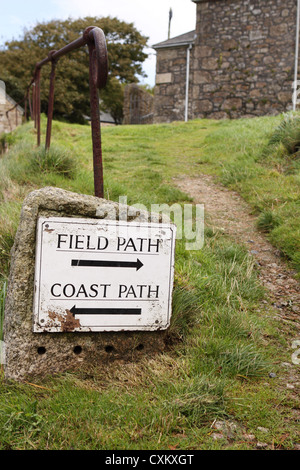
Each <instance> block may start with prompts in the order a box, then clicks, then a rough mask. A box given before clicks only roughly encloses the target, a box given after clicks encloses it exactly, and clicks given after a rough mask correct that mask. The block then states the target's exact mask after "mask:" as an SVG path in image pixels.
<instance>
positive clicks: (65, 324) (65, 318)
mask: <svg viewBox="0 0 300 470" xmlns="http://www.w3.org/2000/svg"><path fill="white" fill-rule="evenodd" d="M66 313H67V315H59V314H58V313H55V312H48V314H49V318H50V319H51V320H53V321H54V322H55V321H59V322H60V324H61V331H63V332H68V331H74V330H75V329H76V328H80V320H78V319H75V318H74V316H73V314H72V312H70V310H66Z"/></svg>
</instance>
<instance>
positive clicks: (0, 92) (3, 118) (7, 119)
mask: <svg viewBox="0 0 300 470" xmlns="http://www.w3.org/2000/svg"><path fill="white" fill-rule="evenodd" d="M15 105H16V102H15V101H14V100H13V99H12V98H11V97H10V96H9V95H8V94H7V93H6V91H5V83H4V82H3V81H0V135H1V134H2V133H3V132H11V131H13V130H14V129H15V128H16V127H17V126H19V125H20V124H22V117H23V114H24V110H23V108H21V106H16V107H15V109H13V110H12V111H10V112H9V113H8V116H7V114H6V113H7V111H9V110H10V109H11V108H13V107H14V106H15Z"/></svg>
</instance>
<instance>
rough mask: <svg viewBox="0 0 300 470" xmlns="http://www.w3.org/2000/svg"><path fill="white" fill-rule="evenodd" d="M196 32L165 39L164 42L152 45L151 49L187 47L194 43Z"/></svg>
mask: <svg viewBox="0 0 300 470" xmlns="http://www.w3.org/2000/svg"><path fill="white" fill-rule="evenodd" d="M195 36H196V31H195V30H194V31H190V32H189V33H184V34H181V35H180V36H176V37H175V38H171V39H167V40H166V41H162V42H158V43H157V44H154V45H153V46H152V47H153V49H162V48H165V47H179V46H187V45H189V44H193V43H194V41H195Z"/></svg>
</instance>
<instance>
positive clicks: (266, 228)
mask: <svg viewBox="0 0 300 470" xmlns="http://www.w3.org/2000/svg"><path fill="white" fill-rule="evenodd" d="M280 223H281V220H280V217H279V216H278V215H277V214H275V213H274V211H272V210H265V211H263V212H262V213H261V214H260V215H259V217H258V219H257V222H256V225H257V228H258V229H259V230H261V231H262V232H271V231H272V230H274V228H276V227H278V226H279V225H280Z"/></svg>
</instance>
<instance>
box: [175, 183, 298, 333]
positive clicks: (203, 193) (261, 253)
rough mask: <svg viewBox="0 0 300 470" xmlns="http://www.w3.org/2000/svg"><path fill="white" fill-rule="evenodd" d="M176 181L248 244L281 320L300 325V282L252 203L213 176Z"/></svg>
mask: <svg viewBox="0 0 300 470" xmlns="http://www.w3.org/2000/svg"><path fill="white" fill-rule="evenodd" d="M174 182H175V184H176V185H177V186H178V187H179V188H180V189H181V190H182V191H184V192H185V193H187V194H189V195H190V196H192V197H193V199H194V202H195V203H201V204H204V207H205V211H207V213H208V214H209V216H210V218H211V219H212V222H213V224H214V225H215V226H217V227H218V228H222V229H224V231H225V232H226V233H228V234H229V235H230V236H232V237H233V238H234V239H235V240H236V241H237V242H239V243H243V244H244V245H245V246H246V247H247V248H248V250H249V252H250V253H251V254H252V255H253V256H254V257H255V259H256V261H257V263H258V265H259V276H260V279H261V282H262V284H263V285H264V286H265V288H266V289H267V290H268V291H269V293H270V298H271V301H272V304H273V305H274V307H275V308H276V309H277V311H278V316H279V317H280V320H281V321H285V322H289V323H290V322H292V323H293V324H294V326H296V327H298V328H299V329H300V283H299V282H298V281H297V280H296V279H295V277H294V274H295V273H294V272H293V271H292V270H290V269H289V268H288V267H287V265H286V263H285V262H284V261H283V260H282V259H281V257H280V252H279V251H278V250H276V248H274V247H273V246H272V245H271V244H270V243H269V242H268V241H267V240H266V237H265V236H264V235H263V234H261V233H260V232H259V231H258V230H257V229H256V226H255V221H256V218H255V217H254V216H253V215H251V208H250V207H249V205H248V204H247V203H246V202H245V201H244V200H243V199H242V198H241V197H240V196H239V195H238V194H237V193H236V192H234V191H231V190H229V189H227V188H224V187H222V186H220V185H219V184H216V183H215V182H214V179H213V177H211V176H207V175H203V176H201V177H200V178H189V177H182V178H180V179H175V180H174Z"/></svg>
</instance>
